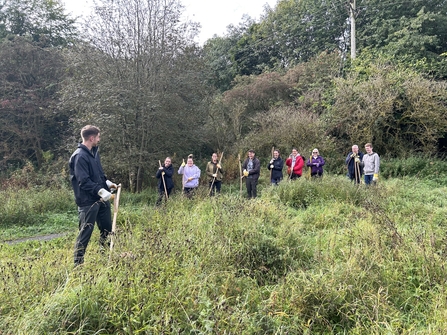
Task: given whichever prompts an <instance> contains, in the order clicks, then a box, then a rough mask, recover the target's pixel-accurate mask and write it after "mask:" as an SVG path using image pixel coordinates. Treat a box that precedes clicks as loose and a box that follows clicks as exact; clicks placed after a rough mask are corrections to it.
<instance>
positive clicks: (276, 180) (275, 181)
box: [270, 178, 281, 186]
mask: <svg viewBox="0 0 447 335" xmlns="http://www.w3.org/2000/svg"><path fill="white" fill-rule="evenodd" d="M280 181H281V178H277V179H273V178H272V179H270V183H271V184H272V185H275V186H278V185H279V182H280Z"/></svg>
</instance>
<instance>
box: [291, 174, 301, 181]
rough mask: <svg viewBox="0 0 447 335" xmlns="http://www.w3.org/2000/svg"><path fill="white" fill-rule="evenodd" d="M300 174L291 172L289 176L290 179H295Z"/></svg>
mask: <svg viewBox="0 0 447 335" xmlns="http://www.w3.org/2000/svg"><path fill="white" fill-rule="evenodd" d="M300 177H301V176H300V175H299V174H296V173H292V175H291V176H290V179H292V180H295V179H297V178H300Z"/></svg>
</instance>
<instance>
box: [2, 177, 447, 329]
mask: <svg viewBox="0 0 447 335" xmlns="http://www.w3.org/2000/svg"><path fill="white" fill-rule="evenodd" d="M244 191H245V188H244ZM206 193H207V192H206V190H205V189H203V191H202V192H199V194H198V195H197V196H196V197H195V198H194V199H193V200H188V199H185V198H183V197H182V196H181V195H180V194H176V195H174V196H173V198H171V199H170V201H169V202H168V203H167V204H166V206H163V207H161V208H158V209H154V206H153V202H154V200H155V196H154V194H153V193H151V192H147V193H145V194H140V195H136V196H134V195H130V194H126V193H125V192H123V197H122V202H121V206H120V212H119V216H118V231H117V235H116V243H115V248H114V250H113V252H112V254H111V255H110V258H109V254H108V253H106V254H101V253H100V252H99V250H98V247H97V245H96V243H95V242H96V240H97V239H98V232H97V230H96V231H95V233H94V236H93V238H92V242H91V244H90V245H89V248H88V250H87V254H86V263H85V264H84V265H83V266H82V267H78V268H73V265H72V262H73V260H72V249H73V244H74V239H75V236H76V226H77V223H76V222H73V227H75V228H74V229H72V231H71V232H70V233H69V234H68V235H66V236H64V237H62V238H58V239H56V240H53V241H50V242H36V241H31V242H26V243H20V244H16V245H6V244H0V279H1V280H0V333H5V334H13V333H14V334H179V333H180V334H444V333H445V329H447V321H446V320H447V318H446V315H447V290H446V286H445V280H446V279H445V268H446V265H447V264H446V256H447V243H446V242H447V241H446V234H445V231H446V225H447V224H446V223H445V217H446V214H447V197H446V196H445V194H446V187H444V186H437V187H434V186H433V184H432V183H431V182H430V181H425V180H424V179H421V178H417V177H408V178H403V179H390V180H382V181H381V183H380V184H379V186H378V187H370V188H366V187H364V186H362V187H356V186H354V185H353V184H351V183H350V182H349V181H347V180H346V179H345V178H344V177H337V176H330V175H328V176H326V177H325V178H324V179H323V180H321V181H307V180H304V179H303V180H298V181H296V182H293V183H287V182H285V183H283V184H282V185H280V186H279V187H267V186H263V187H262V195H261V196H260V197H259V198H257V199H254V200H246V199H244V198H243V197H240V196H239V187H238V186H228V185H227V186H225V188H224V190H223V194H222V195H221V196H219V197H217V198H211V199H210V198H208V197H207V196H206ZM244 194H245V193H244ZM35 201H37V199H35ZM35 207H39V206H37V204H34V206H30V208H35ZM63 208H64V210H65V213H70V211H67V208H66V207H63ZM70 215H72V214H67V216H65V218H64V219H60V220H61V221H64V220H66V221H67V222H68V221H70V218H71V216H70ZM62 216H63V215H62ZM75 220H76V219H75V218H74V219H72V221H75ZM55 221H57V220H55ZM10 226H12V225H10ZM12 330H14V331H12Z"/></svg>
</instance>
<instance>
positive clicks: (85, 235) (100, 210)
mask: <svg viewBox="0 0 447 335" xmlns="http://www.w3.org/2000/svg"><path fill="white" fill-rule="evenodd" d="M78 217H79V234H78V237H77V238H76V244H75V250H74V263H75V265H79V264H82V263H84V254H85V250H86V249H87V245H88V243H89V242H90V238H91V236H92V232H93V228H94V227H95V222H96V223H97V225H98V228H99V231H100V237H99V243H100V245H101V246H102V247H104V245H105V242H106V240H107V236H108V235H109V234H110V232H111V231H112V214H111V212H110V202H109V201H106V202H102V201H97V202H95V203H94V204H93V205H91V206H85V207H78Z"/></svg>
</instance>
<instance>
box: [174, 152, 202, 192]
mask: <svg viewBox="0 0 447 335" xmlns="http://www.w3.org/2000/svg"><path fill="white" fill-rule="evenodd" d="M178 174H181V175H183V176H182V185H183V193H185V194H186V195H187V196H188V197H191V196H192V193H193V191H194V190H195V189H196V188H197V187H199V179H200V169H199V168H198V167H197V166H196V165H194V161H193V160H192V155H189V156H188V160H187V161H186V164H185V161H183V163H182V165H180V168H179V169H178Z"/></svg>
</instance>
